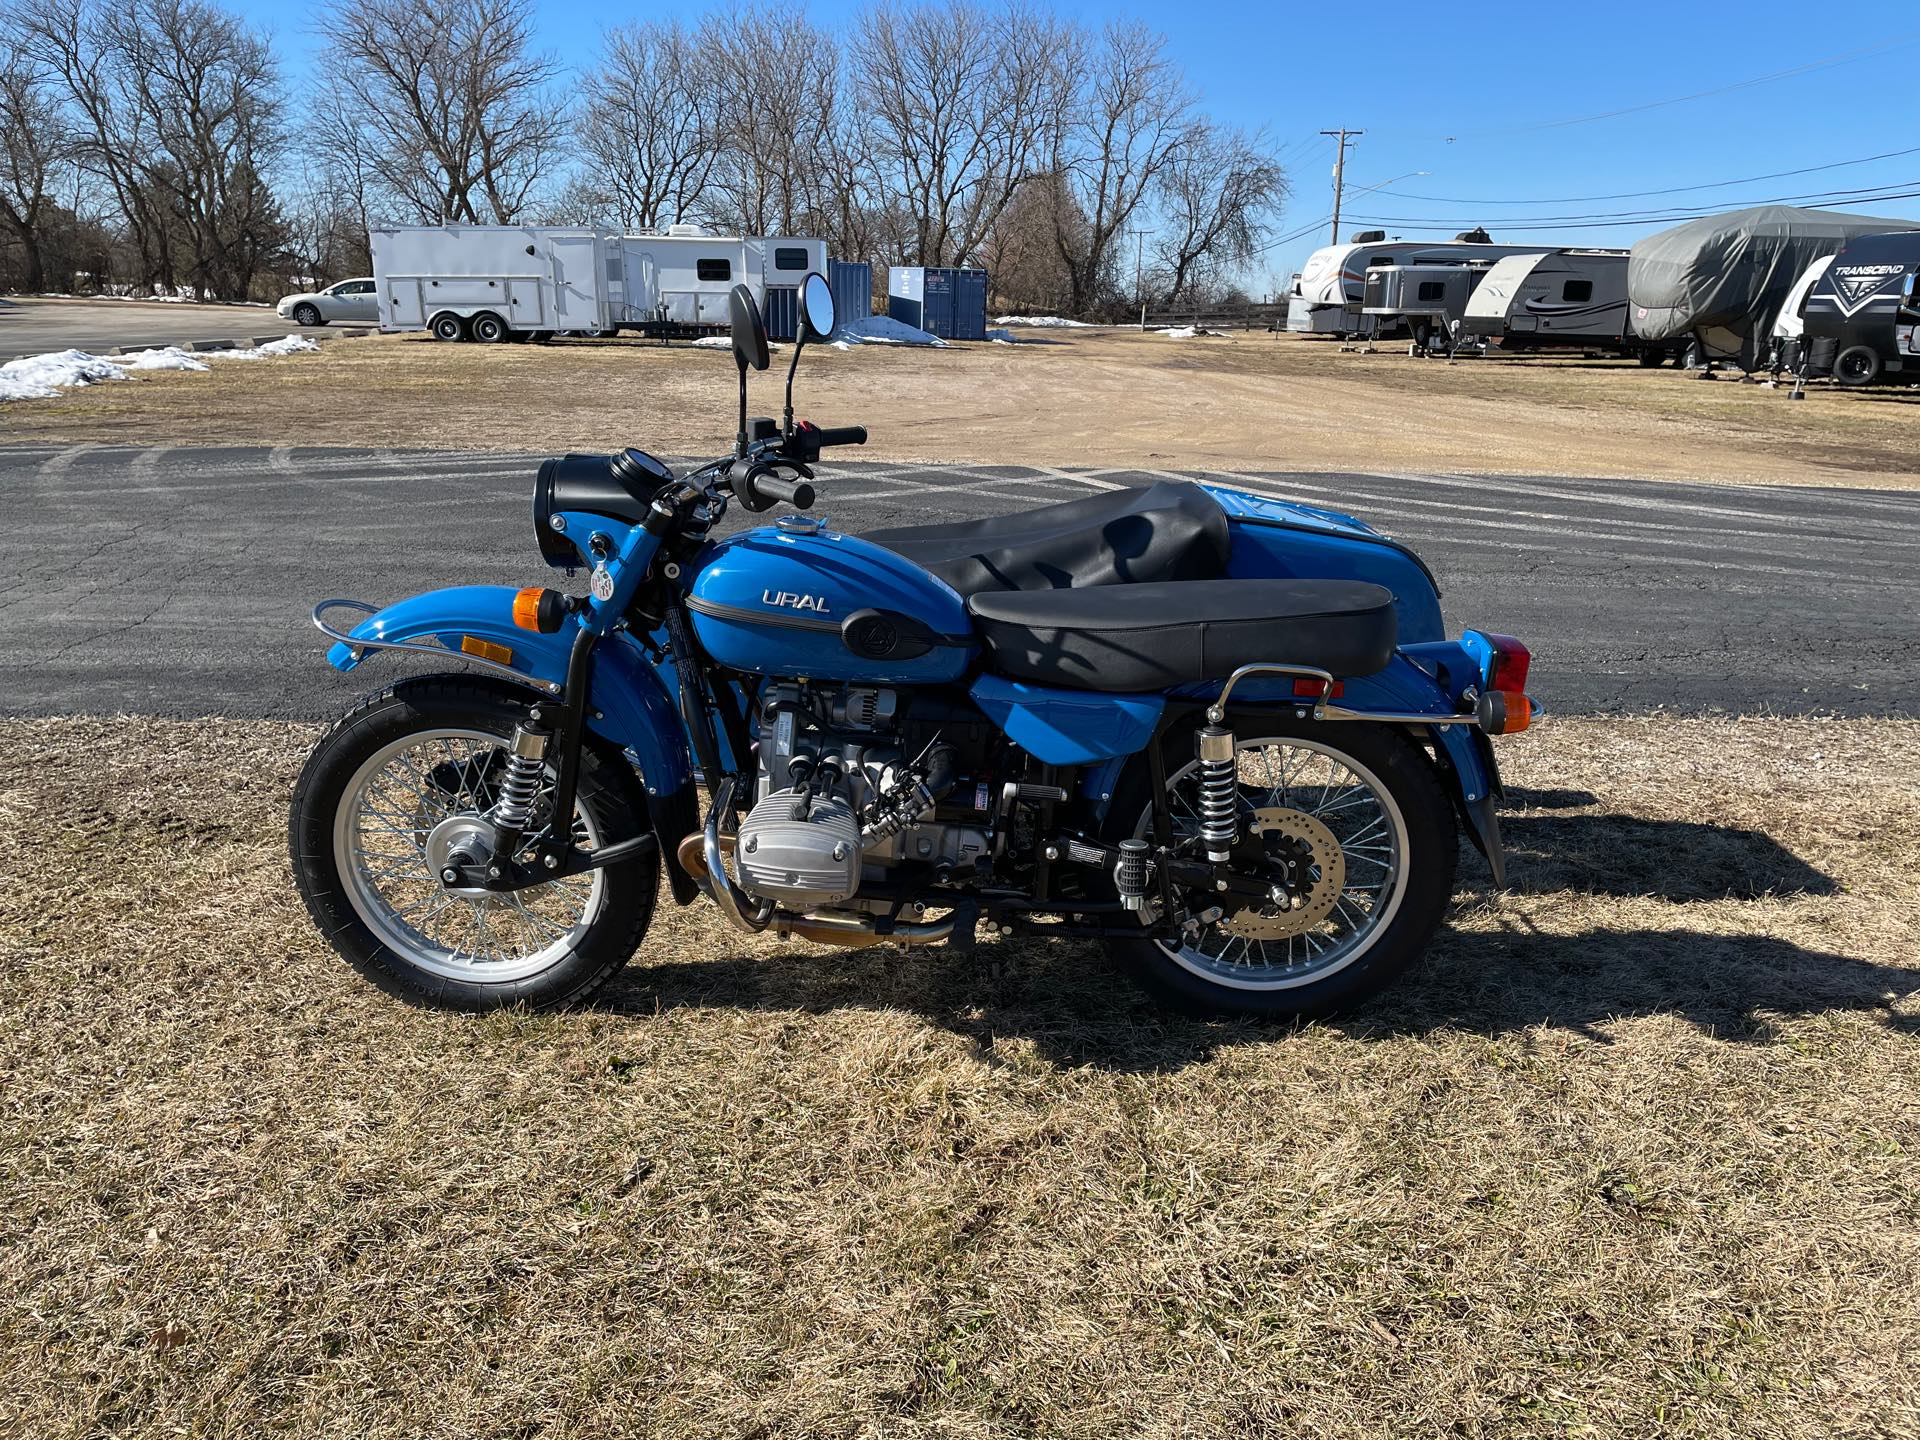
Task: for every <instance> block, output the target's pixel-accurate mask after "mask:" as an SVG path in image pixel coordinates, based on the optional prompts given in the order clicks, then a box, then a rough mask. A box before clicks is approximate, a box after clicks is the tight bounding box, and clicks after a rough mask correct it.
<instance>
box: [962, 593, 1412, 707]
mask: <svg viewBox="0 0 1920 1440" xmlns="http://www.w3.org/2000/svg"><path fill="white" fill-rule="evenodd" d="M967 609H968V610H969V611H970V612H971V613H972V615H973V617H974V623H975V625H976V626H977V627H978V629H979V632H980V636H981V639H982V640H983V642H984V643H985V646H986V659H987V665H988V667H989V668H990V669H992V670H994V671H996V672H997V673H999V674H1001V675H1005V676H1008V677H1009V678H1011V679H1015V680H1031V681H1034V682H1035V683H1036V684H1041V685H1052V686H1058V687H1061V688H1065V689H1075V690H1164V689H1167V688H1169V687H1171V686H1174V685H1184V684H1187V683H1189V682H1191V681H1196V680H1222V679H1225V678H1226V677H1227V676H1228V675H1230V674H1231V673H1232V672H1233V671H1234V670H1235V669H1236V668H1238V667H1239V666H1241V665H1248V664H1252V663H1253V662H1255V661H1260V660H1269V661H1273V662H1276V663H1279V664H1293V665H1313V666H1317V667H1318V668H1320V669H1322V670H1328V671H1331V672H1332V673H1333V674H1335V675H1371V674H1373V673H1374V672H1375V671H1376V670H1379V669H1380V668H1381V667H1382V666H1384V665H1385V664H1386V663H1387V661H1388V660H1389V659H1391V658H1392V656H1393V647H1394V641H1395V638H1396V636H1397V629H1396V626H1395V623H1394V614H1393V595H1392V593H1391V592H1389V591H1387V590H1385V589H1383V588H1381V587H1380V586H1378V585H1369V584H1366V583H1365V582H1363V581H1358V580H1188V581H1176V582H1172V583H1154V584H1144V585H1106V586H1094V587H1091V588H1088V589H1082V590H1008V591H987V592H982V593H979V594H976V595H974V596H972V597H971V598H970V599H969V600H968V601H967Z"/></svg>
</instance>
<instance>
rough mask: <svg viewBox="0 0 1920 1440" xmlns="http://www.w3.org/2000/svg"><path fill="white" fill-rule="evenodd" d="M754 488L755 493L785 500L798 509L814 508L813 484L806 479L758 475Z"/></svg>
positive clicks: (755, 478) (754, 481)
mask: <svg viewBox="0 0 1920 1440" xmlns="http://www.w3.org/2000/svg"><path fill="white" fill-rule="evenodd" d="M753 488H754V491H755V493H757V494H760V495H765V496H769V497H771V498H772V499H774V500H784V501H786V502H787V503H788V504H789V505H791V506H793V507H794V508H795V509H796V510H811V509H812V508H813V486H811V485H809V484H807V482H806V481H804V480H780V479H776V478H775V477H774V476H772V475H756V476H755V477H754V480H753Z"/></svg>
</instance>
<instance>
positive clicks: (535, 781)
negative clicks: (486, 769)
mask: <svg viewBox="0 0 1920 1440" xmlns="http://www.w3.org/2000/svg"><path fill="white" fill-rule="evenodd" d="M549 738H550V736H549V734H548V732H547V731H545V730H536V729H533V728H531V727H529V726H526V725H522V726H521V727H520V728H519V729H517V730H515V731H514V732H513V748H512V750H510V751H509V752H508V754H507V768H506V773H505V774H504V775H503V776H502V777H501V781H500V798H499V799H498V800H496V801H495V802H494V805H493V822H494V824H496V825H498V826H499V827H500V828H501V829H502V830H506V831H511V832H513V834H515V835H519V834H520V833H522V832H523V831H525V830H526V828H527V826H528V825H530V824H531V823H532V821H533V805H534V802H535V801H536V800H538V799H539V798H540V784H541V782H542V781H543V780H544V779H545V778H546V770H547V764H546V759H547V741H548V739H549Z"/></svg>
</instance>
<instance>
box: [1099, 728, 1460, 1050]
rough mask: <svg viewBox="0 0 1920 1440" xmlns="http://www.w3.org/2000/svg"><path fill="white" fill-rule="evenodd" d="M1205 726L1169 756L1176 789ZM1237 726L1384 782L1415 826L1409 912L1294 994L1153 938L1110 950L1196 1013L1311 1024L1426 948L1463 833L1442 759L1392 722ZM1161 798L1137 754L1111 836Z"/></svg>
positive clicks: (1405, 905) (1403, 907) (1166, 997)
mask: <svg viewBox="0 0 1920 1440" xmlns="http://www.w3.org/2000/svg"><path fill="white" fill-rule="evenodd" d="M1199 724H1200V721H1199V720H1198V719H1197V718H1196V719H1194V720H1192V721H1190V722H1188V723H1186V724H1183V725H1175V726H1174V727H1172V728H1171V730H1170V731H1169V732H1168V735H1167V737H1166V747H1167V748H1166V751H1165V755H1166V768H1167V775H1168V777H1169V783H1170V784H1174V783H1177V780H1178V776H1179V775H1180V773H1181V771H1182V770H1183V769H1185V768H1186V766H1187V765H1189V764H1190V763H1191V762H1192V760H1193V754H1194V740H1193V736H1194V731H1195V730H1196V729H1197V728H1198V726H1199ZM1233 728H1234V731H1235V733H1236V735H1237V736H1238V737H1239V738H1240V739H1241V740H1242V741H1243V742H1245V741H1251V740H1255V739H1280V740H1284V739H1298V740H1307V741H1312V742H1313V743H1315V744H1316V745H1321V746H1325V747H1328V748H1329V749H1331V750H1333V751H1336V752H1340V753H1343V754H1344V755H1346V756H1347V757H1349V758H1350V759H1352V760H1354V761H1358V762H1359V763H1360V764H1361V765H1362V766H1364V767H1365V768H1366V769H1367V770H1369V771H1371V772H1372V773H1373V775H1374V776H1376V777H1377V778H1378V779H1379V781H1380V782H1381V785H1382V786H1383V788H1384V789H1385V791H1386V793H1387V794H1388V796H1389V797H1390V798H1391V799H1392V801H1393V803H1394V805H1395V807H1396V808H1397V809H1398V810H1399V812H1400V815H1401V817H1402V819H1403V820H1404V823H1405V826H1406V839H1407V855H1406V859H1405V862H1404V864H1403V865H1402V870H1403V871H1404V873H1405V875H1406V887H1405V889H1404V891H1403V892H1402V894H1401V898H1400V902H1399V908H1398V909H1397V910H1396V911H1395V912H1394V913H1393V914H1392V915H1391V916H1390V917H1389V918H1388V919H1387V920H1386V921H1385V922H1384V924H1383V925H1382V927H1381V928H1380V930H1379V931H1378V933H1377V934H1375V935H1374V936H1373V937H1372V938H1371V940H1370V941H1369V943H1368V944H1366V945H1365V946H1364V947H1363V948H1362V949H1361V950H1360V951H1359V952H1358V953H1357V954H1356V955H1355V956H1354V957H1353V958H1351V959H1350V960H1348V961H1347V962H1346V963H1345V964H1344V965H1343V966H1342V967H1341V968H1338V969H1334V970H1332V971H1331V973H1329V974H1327V975H1325V976H1324V977H1322V978H1320V979H1308V980H1306V981H1305V982H1304V983H1298V984H1294V985H1291V986H1289V987H1286V988H1272V989H1260V988H1240V987H1236V986H1234V985H1230V984H1225V983H1221V982H1220V981H1217V980H1212V979H1208V978H1206V977H1204V976H1203V975H1201V974H1199V973H1196V971H1195V970H1194V969H1192V968H1189V967H1188V966H1187V965H1186V964H1183V963H1182V962H1181V961H1180V960H1178V959H1176V958H1175V957H1174V956H1173V955H1171V954H1169V952H1168V951H1167V950H1166V949H1165V948H1163V947H1162V946H1161V945H1160V944H1158V943H1157V942H1155V941H1152V940H1146V939H1141V940H1131V939H1128V940H1113V941H1109V942H1108V943H1109V946H1110V948H1111V949H1112V950H1113V952H1114V954H1115V955H1116V957H1117V958H1118V959H1119V960H1120V961H1121V962H1122V963H1123V964H1124V965H1125V966H1126V967H1127V968H1128V969H1129V970H1130V971H1131V972H1132V974H1133V975H1134V977H1135V978H1136V979H1137V980H1138V981H1139V982H1140V984H1141V986H1142V988H1144V989H1145V990H1146V991H1147V992H1148V994H1150V995H1152V996H1153V997H1154V998H1155V999H1157V1000H1159V1001H1161V1002H1162V1003H1164V1004H1166V1005H1169V1006H1171V1007H1173V1008H1175V1009H1178V1010H1182V1011H1185V1012H1187V1013H1190V1014H1200V1015H1237V1016H1246V1017H1251V1018H1255V1019H1262V1020H1293V1019H1306V1018H1313V1017H1317V1016H1323V1015H1329V1014H1333V1013H1335V1012H1337V1011H1341V1010H1346V1009H1349V1008H1351V1007H1352V1006H1354V1005H1357V1004H1360V1003H1361V1002H1363V1001H1366V1000H1368V999H1371V998H1372V997H1373V996H1375V995H1377V994H1379V993H1380V992H1381V991H1382V990H1384V989H1385V988H1386V987H1387V986H1388V985H1389V984H1390V983H1391V982H1392V981H1393V980H1394V978H1395V977H1396V976H1398V975H1399V974H1400V973H1401V971H1403V970H1405V969H1406V968H1407V966H1408V965H1409V964H1411V963H1412V962H1413V960H1414V959H1415V958H1416V957H1418V956H1419V955H1420V954H1421V953H1422V952H1423V951H1424V950H1425V949H1426V947H1427V943H1428V941H1429V940H1431V939H1432V937H1433V933H1434V931H1435V930H1436V929H1437V928H1438V927H1439V925H1440V922H1441V920H1442V919H1443V918H1445V915H1446V912H1447V906H1448V904H1449V903H1450V902H1451V900H1452V898H1453V879H1454V871H1455V868H1456V866H1457V864H1458V862H1459V850H1460V841H1459V828H1458V825H1457V824H1456V821H1455V816H1454V808H1453V804H1452V801H1451V799H1450V798H1449V796H1448V795H1447V792H1446V790H1445V789H1444V788H1442V785H1441V783H1440V778H1439V776H1438V774H1437V773H1436V772H1435V769H1434V765H1433V762H1432V761H1431V760H1430V759H1429V758H1428V757H1427V755H1426V753H1425V752H1424V751H1422V750H1421V749H1420V747H1419V746H1418V745H1416V744H1415V743H1414V742H1413V741H1412V740H1410V739H1409V738H1407V736H1406V735H1405V734H1404V733H1402V732H1401V731H1399V730H1397V729H1395V728H1393V727H1391V726H1385V725H1368V724H1363V723H1360V722H1348V721H1339V722H1332V723H1318V724H1316V723H1315V722H1313V721H1311V720H1301V719H1299V718H1297V717H1296V716H1294V715H1293V714H1292V713H1290V712H1288V713H1267V714H1253V713H1240V714H1236V716H1235V717H1234V724H1233ZM1151 799H1152V787H1151V780H1150V775H1149V771H1148V767H1147V763H1146V759H1145V757H1144V756H1140V757H1136V758H1135V760H1134V761H1133V762H1132V763H1131V764H1129V765H1128V767H1127V769H1126V771H1125V772H1124V773H1123V774H1122V776H1121V780H1120V784H1119V786H1118V787H1117V788H1116V790H1115V792H1114V799H1113V806H1112V809H1111V810H1110V811H1109V812H1108V814H1109V823H1108V831H1107V836H1106V838H1107V839H1108V840H1109V841H1110V842H1113V841H1118V840H1120V839H1123V838H1125V837H1126V836H1128V835H1131V834H1133V833H1134V830H1135V827H1136V825H1137V824H1138V821H1139V817H1140V816H1141V815H1142V814H1143V813H1144V812H1145V811H1146V810H1147V808H1148V807H1149V805H1150V804H1151Z"/></svg>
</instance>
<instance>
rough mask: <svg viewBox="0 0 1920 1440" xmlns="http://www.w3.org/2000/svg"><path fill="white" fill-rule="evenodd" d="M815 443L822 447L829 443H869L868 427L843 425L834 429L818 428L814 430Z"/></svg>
mask: <svg viewBox="0 0 1920 1440" xmlns="http://www.w3.org/2000/svg"><path fill="white" fill-rule="evenodd" d="M814 443H815V444H816V445H819V446H821V447H822V448H824V447H826V446H828V445H864V444H866V443H867V427H866V426H864V425H841V426H837V427H836V428H834V429H832V430H818V431H815V432H814Z"/></svg>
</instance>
